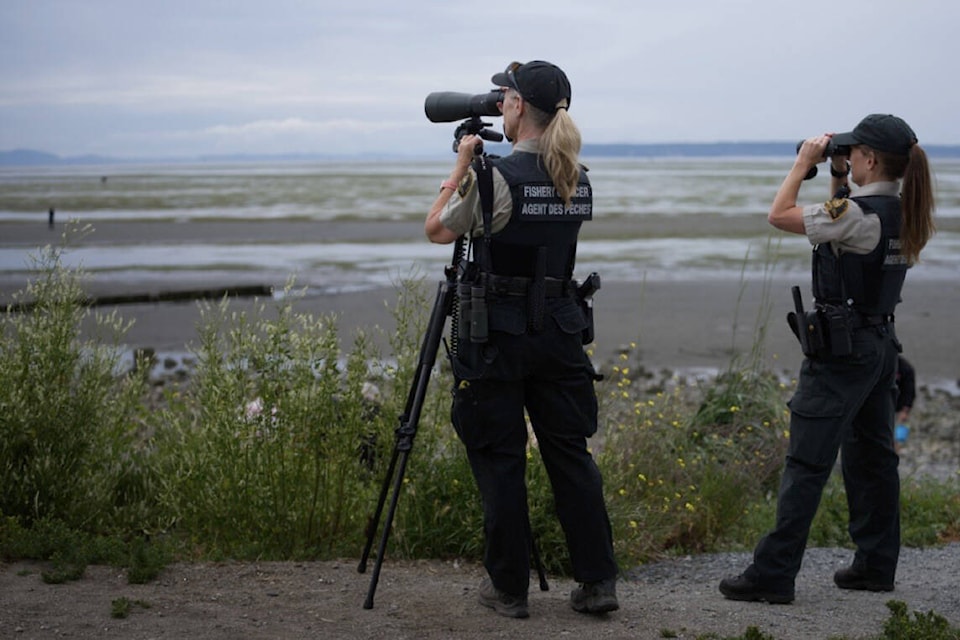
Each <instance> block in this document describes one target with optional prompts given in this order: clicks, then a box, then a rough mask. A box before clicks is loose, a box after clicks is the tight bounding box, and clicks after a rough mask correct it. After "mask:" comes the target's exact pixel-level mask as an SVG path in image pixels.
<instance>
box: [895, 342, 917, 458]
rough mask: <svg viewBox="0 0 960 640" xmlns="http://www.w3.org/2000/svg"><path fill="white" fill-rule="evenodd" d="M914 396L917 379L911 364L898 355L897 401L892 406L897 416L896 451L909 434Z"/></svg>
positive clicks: (904, 442)
mask: <svg viewBox="0 0 960 640" xmlns="http://www.w3.org/2000/svg"><path fill="white" fill-rule="evenodd" d="M916 398H917V381H916V373H915V372H914V370H913V365H911V364H910V363H909V362H908V361H907V359H906V358H904V357H903V356H900V357H899V358H898V359H897V403H896V405H895V407H894V411H895V412H896V414H897V416H896V427H895V428H894V432H893V439H894V442H895V443H896V447H897V453H899V452H900V448H901V447H902V446H903V445H905V444H906V443H907V438H908V437H909V436H910V410H911V409H913V403H914V401H915V400H916Z"/></svg>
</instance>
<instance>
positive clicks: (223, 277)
mask: <svg viewBox="0 0 960 640" xmlns="http://www.w3.org/2000/svg"><path fill="white" fill-rule="evenodd" d="M662 223H663V224H666V222H662ZM625 224H630V223H626V222H609V223H608V222H603V223H594V224H592V225H590V229H591V231H590V235H591V236H593V237H616V236H617V235H618V233H620V231H621V230H622V229H621V227H622V225H625ZM653 224H658V223H657V222H656V221H654V222H653ZM58 226H59V225H58ZM720 226H721V225H720V224H719V223H718V229H717V231H718V232H719V231H720ZM723 231H724V232H725V233H731V232H746V231H747V230H746V229H730V228H729V227H724V228H723ZM753 232H756V228H754V229H753ZM698 233H703V230H702V229H698ZM422 234H423V231H422V227H421V225H419V224H416V223H407V222H375V223H372V222H325V223H315V222H296V221H293V222H286V221H285V222H283V223H281V224H276V223H269V222H242V221H237V222H226V223H223V222H191V223H190V224H175V223H164V222H98V223H97V226H96V232H95V233H94V234H92V235H91V236H89V237H87V238H85V239H83V240H82V243H83V244H85V245H93V246H96V245H105V246H106V245H111V244H120V245H126V244H136V243H143V244H149V243H150V242H163V243H172V244H175V243H178V242H183V243H186V242H190V241H195V240H196V239H197V238H198V237H202V238H204V241H205V242H217V243H223V244H231V243H241V242H253V241H260V242H268V241H270V242H283V241H297V240H298V239H308V238H309V239H310V240H311V241H323V242H334V241H336V242H350V241H357V240H364V241H366V242H376V241H381V240H382V241H385V242H386V241H390V242H396V241H405V240H411V241H417V240H421V239H422V237H423V236H422ZM58 238H59V233H58V230H56V229H54V230H50V229H48V228H47V226H46V224H39V223H4V224H0V246H6V247H18V246H19V247H37V246H42V245H43V244H46V243H51V242H56V241H57V240H58ZM934 241H936V239H934ZM430 266H432V265H430ZM428 268H429V267H428ZM428 273H429V272H428ZM578 275H581V274H578ZM602 275H603V274H601V276H602ZM441 278H442V273H441V272H440V267H439V266H438V267H437V273H436V277H435V278H434V277H433V276H431V275H427V276H426V278H425V286H427V287H428V291H429V292H428V300H429V302H428V304H431V303H432V299H433V295H434V293H433V292H434V291H435V285H434V284H433V283H435V282H437V281H439V280H440V279H441ZM284 282H285V275H284V274H258V275H257V276H256V277H254V276H251V275H250V274H249V272H248V273H247V274H237V275H231V274H220V275H216V276H214V277H205V276H204V275H203V272H189V274H184V273H182V272H177V271H172V272H168V273H160V274H157V273H156V272H152V273H151V274H150V276H149V279H145V278H143V277H142V276H130V277H126V276H122V275H120V276H118V275H117V274H111V275H110V276H109V280H107V279H106V277H101V276H96V275H95V276H93V277H91V279H90V280H89V282H88V284H87V285H86V289H87V291H88V293H89V294H90V295H92V296H94V297H96V296H104V295H117V294H118V293H131V292H153V293H156V292H159V291H175V290H178V289H184V288H199V287H204V288H215V287H227V286H237V285H267V286H272V287H277V288H281V287H282V286H283V285H284ZM24 284H25V282H24V278H23V277H22V276H12V275H10V274H6V275H4V274H0V304H6V303H8V302H10V300H11V296H12V294H13V293H14V292H15V291H17V290H19V289H21V288H22V287H23V286H24ZM794 284H799V285H800V286H801V288H802V289H803V290H804V296H805V299H806V300H809V296H810V294H809V282H808V281H806V282H793V281H786V280H782V281H778V280H773V281H770V282H763V281H759V280H748V281H735V280H729V281H728V280H711V281H708V282H698V281H688V280H680V281H675V282H668V281H647V282H617V281H610V280H609V279H604V280H603V286H602V289H601V290H600V291H599V292H598V293H597V295H596V298H595V318H596V323H597V330H596V335H597V340H596V342H595V344H594V353H595V360H597V361H598V363H603V362H607V361H610V360H612V359H614V358H616V357H618V356H619V354H620V353H622V352H623V351H624V350H625V349H627V350H630V351H631V361H633V362H639V364H642V365H643V366H644V367H646V368H647V369H651V370H659V369H661V368H668V369H674V370H682V369H700V368H703V369H708V370H717V369H723V368H724V367H726V366H727V365H728V364H729V363H730V361H731V357H732V356H733V355H734V354H735V353H741V354H747V353H749V352H750V350H751V348H752V346H753V344H754V329H755V326H756V324H757V322H758V320H759V319H762V318H764V317H768V321H767V322H766V337H765V343H764V344H765V349H764V353H765V358H766V360H767V361H768V365H769V367H770V368H771V369H772V370H775V371H784V372H788V373H790V372H795V371H796V370H797V367H798V366H799V363H800V361H801V356H800V350H799V346H798V344H797V342H796V339H795V338H794V337H793V335H792V334H791V333H790V331H789V329H788V327H787V324H786V321H785V320H784V318H785V316H786V313H787V312H788V311H789V310H790V309H792V304H793V302H792V299H791V297H790V287H791V285H794ZM395 299H396V291H395V290H394V289H392V288H389V287H387V288H381V289H375V290H366V291H362V292H340V293H331V292H325V293H316V294H311V295H307V296H306V297H304V298H302V299H300V300H298V301H297V303H296V309H297V310H299V311H303V312H308V313H312V314H327V313H336V314H338V316H339V321H338V326H339V328H340V333H341V335H342V336H343V339H344V340H349V338H350V336H352V335H353V334H354V332H355V330H356V329H358V328H364V329H367V330H370V329H372V328H374V327H379V328H380V329H382V330H383V331H384V332H389V331H391V330H392V328H393V320H392V316H391V314H390V311H389V307H390V305H392V304H393V302H394V301H395ZM252 304H253V300H252V299H249V298H236V299H234V300H232V301H231V306H232V308H234V309H236V310H242V309H248V308H250V306H251V305H252ZM269 304H270V303H269V302H268V306H269ZM117 309H118V311H119V313H120V314H121V315H122V317H124V318H125V319H127V320H133V321H134V325H133V327H132V329H131V330H130V331H129V332H128V334H127V336H126V340H125V342H126V343H127V344H129V345H130V346H131V347H150V348H153V349H155V350H157V351H158V352H163V351H183V350H188V349H189V345H190V344H191V343H193V342H194V341H195V339H196V326H197V322H198V319H199V317H200V314H199V308H198V303H197V302H195V301H186V302H176V303H146V304H124V305H121V306H119V307H117ZM103 310H104V311H109V308H105V309H103ZM767 314H769V315H768V316H767ZM958 320H960V280H958V281H950V282H944V281H939V280H924V279H923V278H913V279H911V278H910V277H909V276H908V278H907V284H906V285H905V287H904V291H903V302H902V303H901V304H900V306H899V307H898V310H897V331H898V335H899V337H900V340H901V342H902V343H903V345H904V355H906V356H907V357H908V358H909V359H910V360H911V361H912V362H913V363H914V365H915V367H916V369H917V375H918V379H919V381H920V382H922V383H928V384H934V385H936V386H944V385H945V386H947V387H948V388H949V387H951V386H952V390H953V391H957V390H958V387H957V381H958V378H960V358H958V356H957V353H958V336H957V331H956V326H957V323H958ZM381 344H384V345H385V344H386V342H385V341H383V342H382V343H381ZM631 345H635V346H633V347H631ZM346 346H347V347H348V346H349V345H346Z"/></svg>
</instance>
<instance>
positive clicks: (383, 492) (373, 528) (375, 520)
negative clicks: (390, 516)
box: [357, 446, 400, 573]
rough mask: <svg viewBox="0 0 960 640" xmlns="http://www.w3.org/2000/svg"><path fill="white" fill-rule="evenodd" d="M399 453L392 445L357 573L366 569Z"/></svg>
mask: <svg viewBox="0 0 960 640" xmlns="http://www.w3.org/2000/svg"><path fill="white" fill-rule="evenodd" d="M399 455H400V449H398V448H397V447H396V446H394V447H393V455H392V456H391V457H390V465H389V467H388V469H387V475H386V476H384V478H383V486H381V487H380V497H379V499H378V500H377V508H376V510H375V511H374V513H373V517H372V518H371V519H370V522H368V523H367V542H366V544H364V546H363V553H362V554H361V556H360V565H359V566H358V567H357V572H358V573H365V572H366V570H367V559H369V558H370V549H371V547H373V537H374V536H375V535H377V528H378V527H379V526H380V515H381V514H382V513H383V505H384V504H385V503H386V501H387V492H388V491H389V490H390V481H391V480H393V472H394V469H396V467H397V457H398V456H399Z"/></svg>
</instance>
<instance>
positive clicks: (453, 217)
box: [440, 139, 540, 236]
mask: <svg viewBox="0 0 960 640" xmlns="http://www.w3.org/2000/svg"><path fill="white" fill-rule="evenodd" d="M513 150H514V151H526V152H529V153H539V151H540V141H539V140H537V139H534V140H523V141H521V142H518V143H517V144H515V145H514V146H513ZM512 213H513V198H512V197H511V196H510V185H508V184H507V181H506V180H505V179H504V177H503V176H502V175H501V174H500V171H499V170H497V168H496V167H494V168H493V220H492V222H491V225H490V230H491V232H492V233H496V232H498V231H500V230H501V229H503V227H504V226H506V224H507V222H508V221H509V220H510V215H511V214H512ZM440 222H441V224H443V226H444V227H446V228H447V229H449V230H450V231H453V232H454V233H456V234H458V235H464V234H466V233H469V234H470V235H471V236H482V235H483V211H482V210H481V209H480V190H479V189H478V188H477V174H476V172H475V171H474V170H473V167H470V169H469V170H468V171H467V175H465V176H464V177H463V180H461V181H460V185H459V187H458V188H457V191H456V193H454V194H453V195H452V196H451V197H450V200H448V201H447V204H446V206H445V207H444V208H443V211H442V212H440Z"/></svg>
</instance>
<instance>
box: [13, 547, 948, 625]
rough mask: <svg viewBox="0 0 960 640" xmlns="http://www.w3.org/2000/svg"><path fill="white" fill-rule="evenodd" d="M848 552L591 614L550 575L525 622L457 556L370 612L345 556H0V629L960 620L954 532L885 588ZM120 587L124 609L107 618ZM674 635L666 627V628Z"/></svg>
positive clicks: (387, 577) (705, 581)
mask: <svg viewBox="0 0 960 640" xmlns="http://www.w3.org/2000/svg"><path fill="white" fill-rule="evenodd" d="M850 557H851V553H850V551H848V550H841V549H810V550H808V552H807V555H806V558H805V560H804V566H803V569H802V571H801V572H800V576H799V578H798V581H797V599H796V601H795V602H794V603H793V604H791V605H768V604H763V603H741V602H733V601H729V600H725V599H724V598H723V597H722V596H721V595H720V594H719V592H718V591H717V583H718V582H719V580H720V579H721V578H722V577H724V576H726V575H729V574H732V573H738V572H739V571H741V570H742V569H743V568H744V567H745V566H746V564H747V562H748V561H749V554H746V553H733V554H730V553H724V554H710V555H701V556H692V557H685V558H678V559H674V560H669V561H664V562H659V563H656V564H651V565H648V566H644V567H641V568H638V569H635V570H631V571H628V572H626V574H625V576H624V578H623V579H622V580H621V582H620V583H619V586H618V589H619V596H620V604H621V608H620V610H619V611H617V612H614V613H611V614H608V615H606V616H601V617H593V616H584V615H581V614H577V613H575V612H573V611H572V610H571V609H570V607H569V605H568V601H567V597H568V595H569V592H570V590H571V589H572V588H573V586H574V585H573V584H572V583H571V582H570V581H568V580H558V579H554V578H550V587H551V588H550V591H548V592H540V591H534V592H531V596H530V614H531V617H530V618H529V619H527V620H511V619H506V618H501V617H500V616H497V615H496V614H494V613H492V612H491V611H489V610H488V609H484V608H483V607H481V606H479V605H478V604H477V601H476V599H477V586H478V584H479V581H480V578H481V576H482V574H483V572H482V569H481V568H479V567H477V566H476V565H472V564H471V565H461V564H459V563H456V562H440V561H420V562H410V563H406V562H394V561H388V562H386V563H385V564H384V566H383V571H382V574H381V577H380V582H379V585H378V588H377V592H376V599H375V602H374V607H373V608H372V609H369V610H367V609H363V607H362V604H363V601H364V598H365V596H366V593H367V588H368V585H369V572H368V573H367V574H363V575H361V574H358V573H357V571H356V561H355V560H343V561H331V562H305V563H233V562H231V563H223V564H208V563H204V564H181V565H173V566H171V567H168V568H167V569H166V570H165V571H164V572H163V573H162V574H161V575H160V577H159V578H158V579H157V580H156V581H154V582H152V583H150V584H147V585H130V584H127V581H126V578H125V576H123V575H122V572H119V571H117V570H114V569H110V568H108V567H89V568H88V570H87V574H86V576H85V577H84V578H83V579H82V580H80V581H77V582H73V583H68V584H64V585H47V584H44V583H43V582H42V581H41V579H40V576H39V569H40V567H39V565H36V564H32V563H23V562H17V563H13V564H5V565H0V637H2V638H17V639H28V638H29V639H33V638H36V639H40V638H60V637H66V638H96V639H97V640H111V639H121V638H122V639H125V640H133V639H140V638H143V639H146V638H215V639H221V638H222V639H224V640H226V639H231V640H233V639H238V638H256V639H261V638H263V639H266V638H271V639H277V638H324V639H326V638H337V639H339V638H366V639H371V640H386V639H388V638H389V639H391V640H395V639H410V640H413V639H415V638H416V639H421V638H427V639H440V638H465V639H468V640H469V639H474V638H476V639H480V638H484V639H486V638H510V639H514V638H515V639H520V640H523V639H531V640H534V639H535V640H543V639H544V638H577V639H581V638H633V639H638V640H647V639H650V640H653V639H655V638H663V637H674V638H686V639H692V638H697V637H700V636H702V635H704V634H710V633H712V634H716V635H715V636H714V637H715V638H724V637H730V636H739V635H741V634H743V633H744V632H745V631H746V630H747V628H748V627H750V626H755V627H757V628H759V629H760V630H761V631H763V632H765V633H768V634H771V635H772V636H773V637H774V638H777V639H778V640H827V639H828V638H831V637H834V636H843V637H845V638H851V639H852V638H868V637H870V636H871V635H875V634H877V633H879V632H880V630H881V629H882V627H883V623H884V621H886V620H887V618H888V617H889V610H888V609H887V607H886V603H887V602H888V601H889V600H892V599H895V600H900V601H902V602H905V603H906V604H907V606H908V607H909V609H910V610H911V611H918V612H925V611H929V610H934V611H936V612H937V613H939V614H941V615H943V616H944V617H946V618H947V619H948V620H949V621H950V623H951V624H953V625H957V626H960V590H958V589H957V582H958V579H960V543H955V544H951V545H948V546H945V547H939V548H930V549H923V550H920V549H904V550H903V553H902V560H901V564H900V572H899V575H898V579H897V590H896V591H895V592H893V593H879V594H878V593H865V592H850V591H841V590H839V589H837V588H836V587H834V586H833V582H832V579H831V576H832V575H833V572H834V571H835V570H836V569H837V568H840V567H842V566H844V565H845V564H846V563H847V562H849V559H850ZM119 598H126V599H128V600H129V601H130V602H131V603H132V606H131V611H130V615H129V616H128V617H127V618H123V619H117V618H113V617H111V615H110V611H111V604H112V603H113V602H114V601H115V600H117V599H119ZM670 634H673V635H670Z"/></svg>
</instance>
